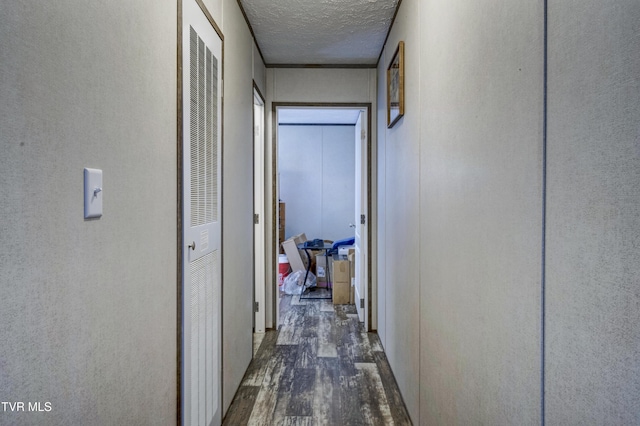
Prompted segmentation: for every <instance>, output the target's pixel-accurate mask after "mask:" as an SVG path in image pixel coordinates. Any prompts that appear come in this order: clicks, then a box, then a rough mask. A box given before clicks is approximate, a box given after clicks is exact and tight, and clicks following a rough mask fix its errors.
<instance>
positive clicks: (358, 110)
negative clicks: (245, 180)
mask: <svg viewBox="0 0 640 426" xmlns="http://www.w3.org/2000/svg"><path fill="white" fill-rule="evenodd" d="M370 116H371V104H345V103H339V104H335V103H330V104H306V103H274V104H273V109H272V126H273V127H272V130H273V140H272V157H273V161H272V167H273V170H272V174H271V175H272V181H273V186H274V191H273V197H272V200H271V201H272V206H271V211H272V215H273V218H274V220H273V224H272V225H273V231H274V232H273V241H274V242H275V244H274V246H275V247H274V257H273V259H272V265H273V267H274V271H277V269H278V265H277V256H276V255H277V254H278V253H279V252H280V243H281V241H279V240H280V238H279V235H277V234H276V232H275V231H277V229H278V227H277V226H275V224H278V223H279V221H278V215H279V210H280V209H279V208H278V207H280V206H279V203H280V200H281V198H283V197H282V195H283V193H286V192H288V189H287V187H288V186H290V185H289V184H288V183H287V182H285V179H286V178H287V177H286V176H283V173H282V171H283V170H284V169H285V166H284V165H283V164H280V160H279V157H280V155H279V154H280V149H281V146H280V145H281V144H282V145H287V146H288V147H291V146H292V145H291V144H290V143H289V142H287V141H286V137H287V135H290V134H292V133H293V134H299V133H300V132H299V130H300V129H301V128H303V127H304V126H308V127H322V126H345V128H346V127H347V126H348V127H349V128H350V136H349V142H347V143H350V144H351V148H352V152H351V158H352V160H351V163H350V167H351V168H350V171H349V174H350V175H349V176H350V177H349V178H350V180H351V182H352V183H351V184H350V185H351V186H352V191H351V195H350V198H351V200H350V207H346V209H347V210H348V213H347V216H345V213H344V210H345V207H340V206H338V207H336V206H332V205H330V204H331V202H330V201H331V200H330V199H328V198H327V197H326V194H328V193H331V184H332V183H335V182H336V179H332V178H331V177H330V178H329V179H328V181H329V185H326V184H324V185H323V184H319V183H318V182H317V180H318V179H321V177H320V174H319V172H318V168H317V167H319V166H318V162H320V163H323V166H322V167H323V168H327V169H330V167H326V164H324V162H326V161H330V162H331V161H338V162H340V161H341V160H344V159H338V160H336V156H335V155H333V156H332V154H331V153H329V154H323V155H322V156H320V157H319V156H318V155H321V152H322V151H317V150H316V156H315V160H316V161H315V163H314V162H310V163H309V164H306V165H297V166H296V167H294V169H295V168H297V169H298V171H300V168H302V169H304V168H307V169H309V168H311V169H313V168H315V171H314V172H313V173H312V175H314V174H315V176H316V179H315V180H314V179H313V178H309V177H307V180H305V181H304V182H307V183H308V184H310V185H311V186H312V187H316V189H317V188H318V187H322V186H324V190H323V189H322V188H321V189H320V192H319V194H320V195H319V196H315V197H314V196H313V195H310V194H309V192H310V191H306V189H308V188H306V187H305V183H304V182H303V181H301V180H300V179H297V180H296V181H295V182H294V183H293V185H294V186H298V187H303V188H302V189H303V192H305V191H306V192H305V195H304V197H306V198H305V200H303V202H302V203H298V206H297V207H296V206H294V205H291V208H290V207H289V206H286V204H287V200H284V199H282V201H283V202H284V203H285V206H286V207H285V208H286V209H287V213H286V218H287V222H286V223H285V237H287V238H288V237H290V236H292V235H295V234H298V233H300V232H304V233H305V234H306V236H307V237H308V238H310V239H315V238H319V239H325V240H326V239H328V240H336V239H342V238H348V237H355V236H356V235H358V236H359V238H358V247H359V248H358V250H357V252H358V255H359V256H360V259H359V262H356V265H358V263H360V267H359V268H358V267H356V269H357V271H356V274H355V275H356V281H357V283H356V286H357V288H359V291H358V292H357V293H358V296H357V299H358V300H356V301H355V304H356V306H357V308H358V313H359V317H360V320H361V322H363V323H364V326H365V329H366V330H371V329H372V322H371V315H372V301H371V294H372V283H371V279H370V277H371V274H370V271H371V254H372V250H371V238H370V232H371V231H370V227H369V218H370V217H371V192H370V186H369V182H370V180H371V164H370V162H371V119H370ZM283 129H286V130H283ZM291 129H295V130H294V131H292V130H291ZM356 129H357V130H356ZM315 133H316V136H315V139H318V133H319V132H315ZM320 133H321V132H320ZM330 133H331V132H330ZM336 133H340V132H336ZM343 133H344V132H343ZM331 137H333V135H332V136H331ZM331 137H330V138H329V139H331ZM311 139H314V137H311ZM320 139H322V136H320ZM325 139H326V138H325ZM325 142H326V140H325ZM316 143H320V144H321V143H322V141H320V142H318V141H317V140H316ZM312 145H313V143H312V142H311V143H308V144H307V147H305V148H301V150H303V151H304V150H305V149H314V148H313V147H312ZM328 145H329V148H328V149H329V150H332V149H335V145H334V148H331V147H330V146H331V142H329V143H328ZM326 149H327V148H326V147H325V151H326ZM308 155H309V154H308V153H307V156H308ZM285 157H287V156H285ZM289 157H291V156H288V157H287V159H288V161H295V159H292V158H289ZM343 162H344V161H342V163H343ZM314 164H315V165H314ZM356 171H359V172H358V177H356ZM298 176H301V175H298ZM356 182H357V184H356ZM307 186H308V185H307ZM336 191H337V194H334V195H336V196H337V197H340V194H343V196H344V194H345V192H344V191H343V190H342V189H340V188H336ZM311 192H312V191H311ZM316 194H318V191H316ZM318 198H319V199H318ZM334 200H335V198H334ZM300 204H301V205H302V206H303V207H302V208H303V209H304V208H305V207H304V206H307V209H308V210H307V211H308V213H309V215H312V216H314V218H315V219H313V218H312V220H311V222H309V221H307V223H306V225H303V224H301V223H303V222H304V221H297V223H294V222H295V221H292V219H293V217H295V215H296V214H300V208H301V207H300ZM312 205H313V206H316V207H315V208H314V209H310V208H309V206H312ZM311 210H319V211H320V213H318V212H317V211H311ZM356 210H357V211H356ZM323 216H325V217H324V218H323ZM331 222H333V224H332V223H331ZM336 222H337V223H336ZM331 225H334V227H333V228H331ZM341 227H342V228H341ZM330 229H331V230H330ZM274 275H275V274H274ZM273 282H274V283H275V286H274V289H275V290H274V291H273V294H274V300H272V303H273V311H274V312H275V320H276V328H277V326H278V324H279V321H280V318H279V315H280V312H279V303H278V302H279V297H278V295H279V293H280V292H279V291H278V287H277V277H275V276H274V277H273Z"/></svg>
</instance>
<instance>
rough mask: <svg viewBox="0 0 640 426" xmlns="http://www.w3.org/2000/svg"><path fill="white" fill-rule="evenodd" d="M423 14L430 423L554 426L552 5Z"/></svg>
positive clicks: (434, 5) (424, 296)
mask: <svg viewBox="0 0 640 426" xmlns="http://www.w3.org/2000/svg"><path fill="white" fill-rule="evenodd" d="M421 4H422V7H421V10H420V15H421V16H422V17H423V20H422V23H423V24H422V31H421V34H422V37H421V40H423V41H424V44H423V45H422V47H421V64H423V63H424V64H427V66H421V68H420V70H421V73H420V75H421V77H422V78H421V79H420V81H421V83H422V86H421V88H420V93H421V105H422V108H421V111H420V112H419V114H420V116H421V118H422V123H424V125H423V127H422V129H421V152H420V154H421V161H420V164H421V171H422V173H421V179H420V231H421V232H420V235H421V244H420V258H421V265H422V268H421V275H420V282H421V288H420V296H421V299H420V300H421V306H420V312H421V316H420V318H421V322H420V345H421V353H420V355H421V356H420V378H421V380H420V383H421V384H423V385H422V386H421V389H420V391H421V392H420V394H421V402H422V405H421V411H420V421H421V423H423V424H493V425H498V424H519V425H525V424H530V425H534V424H540V418H541V412H540V400H539V393H540V338H541V334H540V333H541V330H540V321H541V314H540V309H541V308H540V306H541V297H540V294H541V251H542V249H541V224H542V127H541V124H542V117H543V90H542V88H543V58H544V56H543V27H542V25H541V24H542V22H543V16H544V15H543V12H544V11H543V8H542V2H511V1H508V0H484V1H477V2H473V3H470V2H465V1H454V2H447V3H446V4H445V3H438V2H422V3H421ZM416 114H418V112H416Z"/></svg>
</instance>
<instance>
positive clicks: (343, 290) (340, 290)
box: [333, 282, 351, 305]
mask: <svg viewBox="0 0 640 426" xmlns="http://www.w3.org/2000/svg"><path fill="white" fill-rule="evenodd" d="M350 289H351V283H343V282H335V283H333V304H334V305H348V304H349V294H350V292H351V290H350Z"/></svg>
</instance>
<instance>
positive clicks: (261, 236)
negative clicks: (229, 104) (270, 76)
mask: <svg viewBox="0 0 640 426" xmlns="http://www.w3.org/2000/svg"><path fill="white" fill-rule="evenodd" d="M264 125H265V117H264V97H263V96H262V94H261V93H260V89H258V86H257V85H256V84H255V82H254V83H253V156H254V157H253V194H254V198H253V212H254V213H253V224H254V234H253V241H254V276H253V279H254V322H253V353H254V354H255V353H256V350H257V348H258V346H260V342H261V341H262V339H263V338H264V333H265V328H266V327H265V324H266V309H265V308H266V293H267V292H266V283H267V274H266V269H265V266H266V262H265V261H266V257H265V255H266V250H265V244H266V241H265V240H266V239H265V236H266V227H265V186H264V183H265V174H264V173H265V138H264Z"/></svg>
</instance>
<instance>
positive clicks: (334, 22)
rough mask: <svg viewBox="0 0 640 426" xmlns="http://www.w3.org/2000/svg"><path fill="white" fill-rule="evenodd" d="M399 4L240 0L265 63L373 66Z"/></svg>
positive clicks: (361, 0) (393, 0)
mask: <svg viewBox="0 0 640 426" xmlns="http://www.w3.org/2000/svg"><path fill="white" fill-rule="evenodd" d="M398 1H399V0H239V3H240V4H241V6H242V8H243V9H244V11H245V14H246V16H247V19H248V21H249V24H250V25H251V28H252V29H253V33H254V35H255V38H256V41H257V43H258V46H259V48H260V51H261V52H262V55H263V57H264V60H265V62H266V63H267V65H278V64H296V65H300V64H304V65H316V64H317V65H375V64H376V63H377V61H378V56H379V55H380V52H381V50H382V46H383V44H384V41H385V38H386V36H387V32H388V31H389V26H390V25H391V21H392V20H393V17H394V14H395V11H396V8H397V6H398Z"/></svg>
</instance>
